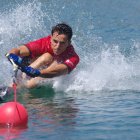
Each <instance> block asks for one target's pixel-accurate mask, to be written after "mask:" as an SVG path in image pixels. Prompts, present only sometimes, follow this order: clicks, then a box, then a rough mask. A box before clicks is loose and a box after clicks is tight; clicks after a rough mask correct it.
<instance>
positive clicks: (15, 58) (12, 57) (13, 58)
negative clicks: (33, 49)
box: [8, 53, 19, 64]
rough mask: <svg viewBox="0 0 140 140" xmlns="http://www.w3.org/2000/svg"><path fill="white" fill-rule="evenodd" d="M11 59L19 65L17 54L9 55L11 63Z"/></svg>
mask: <svg viewBox="0 0 140 140" xmlns="http://www.w3.org/2000/svg"><path fill="white" fill-rule="evenodd" d="M10 59H12V60H13V61H14V63H16V64H17V63H18V60H19V57H18V56H17V55H16V54H13V53H10V54H9V55H8V60H9V61H10V62H11V60H10Z"/></svg>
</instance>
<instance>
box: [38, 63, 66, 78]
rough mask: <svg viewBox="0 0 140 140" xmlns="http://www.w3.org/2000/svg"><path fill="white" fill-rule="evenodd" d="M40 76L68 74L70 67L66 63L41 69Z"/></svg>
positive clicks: (51, 76) (48, 76) (49, 76)
mask: <svg viewBox="0 0 140 140" xmlns="http://www.w3.org/2000/svg"><path fill="white" fill-rule="evenodd" d="M40 72H41V74H40V75H39V76H40V77H43V78H53V77H57V76H61V75H66V74H68V67H67V66H66V65H65V64H59V65H57V66H55V67H51V68H48V69H45V70H40Z"/></svg>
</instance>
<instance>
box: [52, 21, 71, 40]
mask: <svg viewBox="0 0 140 140" xmlns="http://www.w3.org/2000/svg"><path fill="white" fill-rule="evenodd" d="M54 32H58V34H59V35H60V34H64V35H67V36H68V40H69V41H70V40H71V38H72V35H73V33H72V29H71V27H70V26H69V25H68V24H66V23H64V22H63V23H60V24H57V25H55V26H54V27H52V32H51V33H52V35H53V33H54Z"/></svg>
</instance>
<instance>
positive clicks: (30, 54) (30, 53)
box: [24, 44, 31, 56]
mask: <svg viewBox="0 0 140 140" xmlns="http://www.w3.org/2000/svg"><path fill="white" fill-rule="evenodd" d="M24 46H26V47H27V49H28V50H29V52H30V55H29V56H31V50H30V49H29V47H28V46H27V45H25V44H24Z"/></svg>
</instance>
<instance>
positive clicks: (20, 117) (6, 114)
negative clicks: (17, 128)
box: [0, 102, 28, 126]
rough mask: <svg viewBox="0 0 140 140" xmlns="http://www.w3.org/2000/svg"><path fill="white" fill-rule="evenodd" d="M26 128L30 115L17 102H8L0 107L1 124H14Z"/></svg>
mask: <svg viewBox="0 0 140 140" xmlns="http://www.w3.org/2000/svg"><path fill="white" fill-rule="evenodd" d="M12 123H13V125H22V126H26V125H27V123H28V113H27V111H26V109H25V107H24V106H23V105H21V104H20V103H15V102H8V103H5V104H3V105H2V106H1V107H0V124H2V125H6V124H12Z"/></svg>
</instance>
